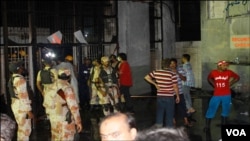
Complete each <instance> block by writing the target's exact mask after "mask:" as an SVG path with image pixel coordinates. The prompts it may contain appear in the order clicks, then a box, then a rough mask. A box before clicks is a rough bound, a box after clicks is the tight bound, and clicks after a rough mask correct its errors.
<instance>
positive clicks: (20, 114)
mask: <svg viewBox="0 0 250 141" xmlns="http://www.w3.org/2000/svg"><path fill="white" fill-rule="evenodd" d="M9 70H10V71H11V72H12V73H13V74H12V75H11V80H12V85H13V90H14V91H13V93H12V92H11V90H10V89H11V86H9V92H10V94H11V109H12V112H13V114H14V116H15V119H16V122H17V125H18V130H17V140H18V141H28V140H29V136H30V134H31V131H32V128H31V119H32V118H33V113H32V112H31V111H32V107H31V100H30V98H29V94H28V91H27V81H26V79H25V77H24V76H23V75H22V73H23V72H24V67H23V62H21V61H20V62H12V63H10V64H9Z"/></svg>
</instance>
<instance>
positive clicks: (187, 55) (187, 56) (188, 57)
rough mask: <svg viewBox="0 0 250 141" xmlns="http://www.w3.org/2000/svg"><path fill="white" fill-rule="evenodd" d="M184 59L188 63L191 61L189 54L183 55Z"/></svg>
mask: <svg viewBox="0 0 250 141" xmlns="http://www.w3.org/2000/svg"><path fill="white" fill-rule="evenodd" d="M182 57H184V58H186V59H187V61H190V58H191V57H190V55H189V54H183V55H182Z"/></svg>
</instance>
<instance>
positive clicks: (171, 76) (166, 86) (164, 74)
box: [149, 70, 177, 96]
mask: <svg viewBox="0 0 250 141" xmlns="http://www.w3.org/2000/svg"><path fill="white" fill-rule="evenodd" d="M149 76H150V77H151V78H153V79H155V82H156V83H157V85H158V86H159V87H160V89H159V90H157V96H174V93H175V92H174V87H173V84H177V75H176V74H175V73H174V72H172V71H170V70H155V71H152V72H150V73H149Z"/></svg>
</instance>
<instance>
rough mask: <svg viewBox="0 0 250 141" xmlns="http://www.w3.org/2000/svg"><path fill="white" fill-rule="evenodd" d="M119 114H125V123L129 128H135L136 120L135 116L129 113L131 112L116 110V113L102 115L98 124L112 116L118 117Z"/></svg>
mask: <svg viewBox="0 0 250 141" xmlns="http://www.w3.org/2000/svg"><path fill="white" fill-rule="evenodd" d="M119 116H125V118H126V122H127V124H128V125H129V128H137V127H136V121H135V118H134V116H133V115H132V114H131V113H120V112H117V113H112V114H110V115H107V116H106V117H104V118H103V119H102V120H101V122H100V124H99V126H101V124H102V123H103V122H104V121H105V120H108V119H110V118H112V117H119Z"/></svg>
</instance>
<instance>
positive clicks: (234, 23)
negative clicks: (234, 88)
mask: <svg viewBox="0 0 250 141" xmlns="http://www.w3.org/2000/svg"><path fill="white" fill-rule="evenodd" d="M249 13H250V2H249V1H227V2H225V1H201V54H202V57H201V59H202V88H203V89H207V90H212V87H211V86H210V85H209V84H208V83H207V79H206V77H207V75H208V73H209V72H210V71H211V70H212V69H216V62H218V61H219V60H227V61H232V62H234V61H235V59H236V58H237V57H238V58H239V60H240V63H239V64H234V65H231V66H230V67H229V68H230V69H232V70H234V71H235V72H236V73H238V74H239V75H240V76H241V80H240V82H239V83H238V84H242V87H244V91H246V92H250V89H249V84H250V83H249V80H250V79H249V78H250V76H249V74H250V57H249V54H250V51H249V49H250V41H249V40H250V14H249ZM242 37H244V38H245V39H246V41H242V42H238V41H234V39H233V38H238V39H243V38H242ZM247 40H248V41H247ZM237 43H243V44H245V45H240V46H237Z"/></svg>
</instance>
